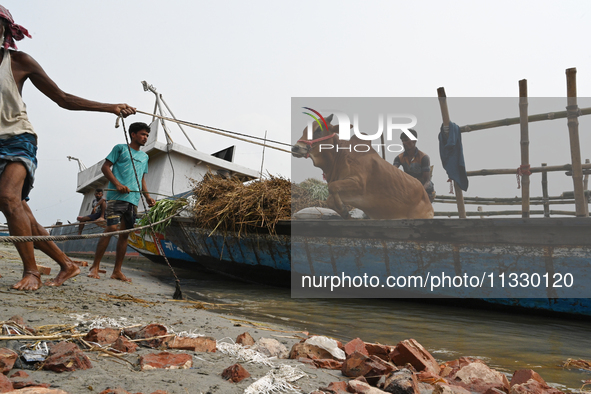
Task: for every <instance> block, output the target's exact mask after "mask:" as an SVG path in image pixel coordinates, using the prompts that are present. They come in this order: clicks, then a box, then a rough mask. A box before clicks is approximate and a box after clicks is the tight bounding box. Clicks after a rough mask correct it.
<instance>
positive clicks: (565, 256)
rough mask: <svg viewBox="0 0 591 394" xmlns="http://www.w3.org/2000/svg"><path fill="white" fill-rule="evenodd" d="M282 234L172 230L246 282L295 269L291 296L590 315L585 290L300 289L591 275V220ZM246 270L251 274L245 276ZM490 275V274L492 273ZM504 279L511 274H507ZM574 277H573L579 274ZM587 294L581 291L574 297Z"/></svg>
mask: <svg viewBox="0 0 591 394" xmlns="http://www.w3.org/2000/svg"><path fill="white" fill-rule="evenodd" d="M277 230H278V232H279V235H278V236H271V235H269V234H250V235H248V236H244V237H237V236H235V235H233V234H230V235H228V234H227V235H226V236H223V235H221V234H217V233H214V234H211V235H210V231H208V230H204V229H200V228H198V227H196V226H195V225H194V224H193V223H192V222H191V220H188V219H180V218H179V219H175V220H174V221H173V224H172V226H171V227H170V228H169V230H168V231H167V236H168V237H169V238H170V239H171V240H173V242H175V243H176V244H178V245H181V247H182V248H183V249H184V250H186V251H187V253H188V254H190V255H191V256H192V257H193V258H194V259H195V260H196V261H197V262H198V263H199V264H200V265H202V266H205V267H206V268H208V269H211V270H213V271H217V272H221V273H224V274H226V275H231V276H234V277H240V278H248V279H249V280H257V279H263V278H261V277H259V274H258V272H265V271H266V272H268V271H269V270H271V272H273V271H274V272H276V275H275V276H274V275H273V274H272V273H271V274H269V273H268V274H267V275H266V277H267V278H271V283H272V284H279V283H278V282H277V281H273V278H274V277H279V276H281V277H283V278H285V276H286V274H287V273H289V274H290V275H291V288H292V296H295V297H343V296H348V297H351V296H353V297H372V298H374V297H388V298H391V297H404V298H409V297H413V298H416V297H427V298H428V297H437V298H441V297H450V298H471V299H486V300H487V301H489V302H494V303H497V304H499V305H505V306H507V307H509V306H512V307H523V308H527V309H528V310H542V311H553V312H559V313H569V314H573V315H586V316H591V302H589V299H587V297H588V295H587V294H586V293H576V292H574V293H573V292H572V291H568V290H569V289H564V288H563V289H560V288H553V287H551V288H545V287H543V286H542V287H540V288H539V289H534V290H536V291H533V292H532V289H519V288H517V289H516V288H510V287H509V286H507V283H505V289H504V290H503V289H498V288H495V289H486V288H484V289H483V288H476V289H474V288H470V287H461V288H457V287H455V288H447V289H445V288H439V289H435V291H432V289H429V290H425V288H423V287H420V288H414V289H413V291H409V290H408V289H407V290H404V291H396V289H394V290H393V289H391V288H385V289H383V291H381V292H380V291H371V292H367V293H363V292H358V291H352V290H355V289H346V290H345V291H342V292H340V293H339V292H338V291H337V292H335V291H330V290H329V289H328V290H327V288H325V287H322V288H303V286H302V285H301V283H302V277H304V276H316V277H325V276H339V275H342V274H343V272H345V273H346V274H347V275H349V276H351V277H353V276H360V275H364V274H366V275H368V276H370V277H371V276H376V277H379V278H380V281H381V283H384V280H385V279H386V278H387V277H388V276H391V275H396V276H399V275H407V276H410V275H423V277H424V275H425V274H426V273H427V272H429V273H437V272H445V273H449V274H450V275H454V274H456V275H462V274H464V273H471V272H473V273H476V272H478V273H480V274H482V273H486V274H487V275H492V276H493V277H494V279H495V280H496V281H497V282H498V280H499V279H498V276H499V275H500V274H501V273H505V274H509V273H510V272H519V273H528V275H533V274H534V273H536V272H539V271H540V270H545V271H546V272H551V273H563V274H564V273H567V272H568V273H570V274H572V275H573V276H574V277H575V278H578V279H580V278H585V277H587V278H588V277H589V275H591V246H590V244H589V240H591V222H589V220H588V219H578V218H566V219H484V220H469V219H467V220H459V219H449V220H447V219H432V220H388V221H386V220H360V221H355V220H350V221H339V220H337V221H326V220H306V221H298V222H295V221H294V222H282V223H279V224H278V226H277ZM248 273H256V274H255V275H250V276H248V277H247V276H246V275H247V274H248ZM487 278H488V276H487ZM506 279H507V278H506ZM578 279H577V280H578ZM572 294H583V295H584V297H573V296H571V295H572Z"/></svg>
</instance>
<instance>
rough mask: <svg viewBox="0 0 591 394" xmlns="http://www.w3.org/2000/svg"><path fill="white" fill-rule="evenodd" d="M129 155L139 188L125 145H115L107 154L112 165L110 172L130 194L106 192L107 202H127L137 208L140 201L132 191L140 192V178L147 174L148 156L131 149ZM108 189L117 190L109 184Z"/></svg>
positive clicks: (138, 195)
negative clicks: (131, 158)
mask: <svg viewBox="0 0 591 394" xmlns="http://www.w3.org/2000/svg"><path fill="white" fill-rule="evenodd" d="M131 153H132V155H133V162H134V164H135V169H136V171H137V176H138V178H139V182H140V185H139V187H138V182H137V180H136V178H135V173H134V172H133V166H132V165H131V160H130V158H129V149H128V147H127V144H119V145H115V147H114V148H113V150H112V151H111V153H109V156H107V160H108V161H110V162H111V163H113V168H112V169H111V170H112V171H113V175H115V178H117V180H118V181H119V182H120V183H121V184H122V185H123V186H127V187H128V188H129V190H131V191H132V192H131V193H127V194H125V193H119V192H117V191H108V192H107V200H109V201H111V200H119V201H127V202H129V203H132V204H133V205H135V206H137V205H138V203H139V201H140V193H134V191H135V192H138V191H140V188H141V184H142V178H143V176H144V174H147V173H148V155H147V154H145V153H144V152H142V151H139V150H134V149H131ZM109 189H113V190H116V189H117V188H116V187H115V185H113V184H112V183H111V182H109Z"/></svg>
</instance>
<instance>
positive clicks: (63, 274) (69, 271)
mask: <svg viewBox="0 0 591 394" xmlns="http://www.w3.org/2000/svg"><path fill="white" fill-rule="evenodd" d="M78 274H80V268H79V267H78V266H77V265H76V264H70V265H69V266H68V267H67V268H65V269H64V268H62V269H61V270H60V272H58V273H57V276H56V277H55V278H53V279H51V280H48V281H47V282H45V286H56V287H57V286H61V285H62V284H63V283H64V282H65V281H67V280H68V279H70V278H73V277H75V276H78Z"/></svg>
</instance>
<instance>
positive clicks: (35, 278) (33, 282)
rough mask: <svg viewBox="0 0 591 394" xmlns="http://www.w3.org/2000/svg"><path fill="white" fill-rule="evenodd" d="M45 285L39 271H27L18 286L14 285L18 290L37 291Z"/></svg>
mask: <svg viewBox="0 0 591 394" xmlns="http://www.w3.org/2000/svg"><path fill="white" fill-rule="evenodd" d="M41 286H43V284H42V283H41V274H39V271H25V272H24V273H23V278H22V279H21V280H20V281H19V282H18V283H16V284H14V285H12V288H13V289H16V290H37V289H39V288H40V287H41Z"/></svg>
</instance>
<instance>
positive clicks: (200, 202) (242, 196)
mask: <svg viewBox="0 0 591 394" xmlns="http://www.w3.org/2000/svg"><path fill="white" fill-rule="evenodd" d="M193 193H194V195H195V199H196V202H195V206H194V208H193V216H194V218H195V220H196V221H197V224H198V225H199V226H201V227H203V228H208V229H212V230H218V231H221V232H227V231H233V232H237V233H238V235H241V234H244V233H245V232H247V230H250V231H253V230H256V229H257V228H266V229H268V230H269V232H270V233H272V234H274V233H275V225H276V224H277V222H278V221H280V220H289V218H290V217H291V182H290V181H289V180H287V179H284V178H281V177H274V176H271V177H269V178H268V179H264V180H257V181H253V182H251V183H249V184H243V183H242V182H241V181H240V180H238V179H236V178H232V179H226V178H222V177H219V176H205V177H204V178H203V180H201V181H200V182H197V183H196V184H195V188H194V190H193Z"/></svg>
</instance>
